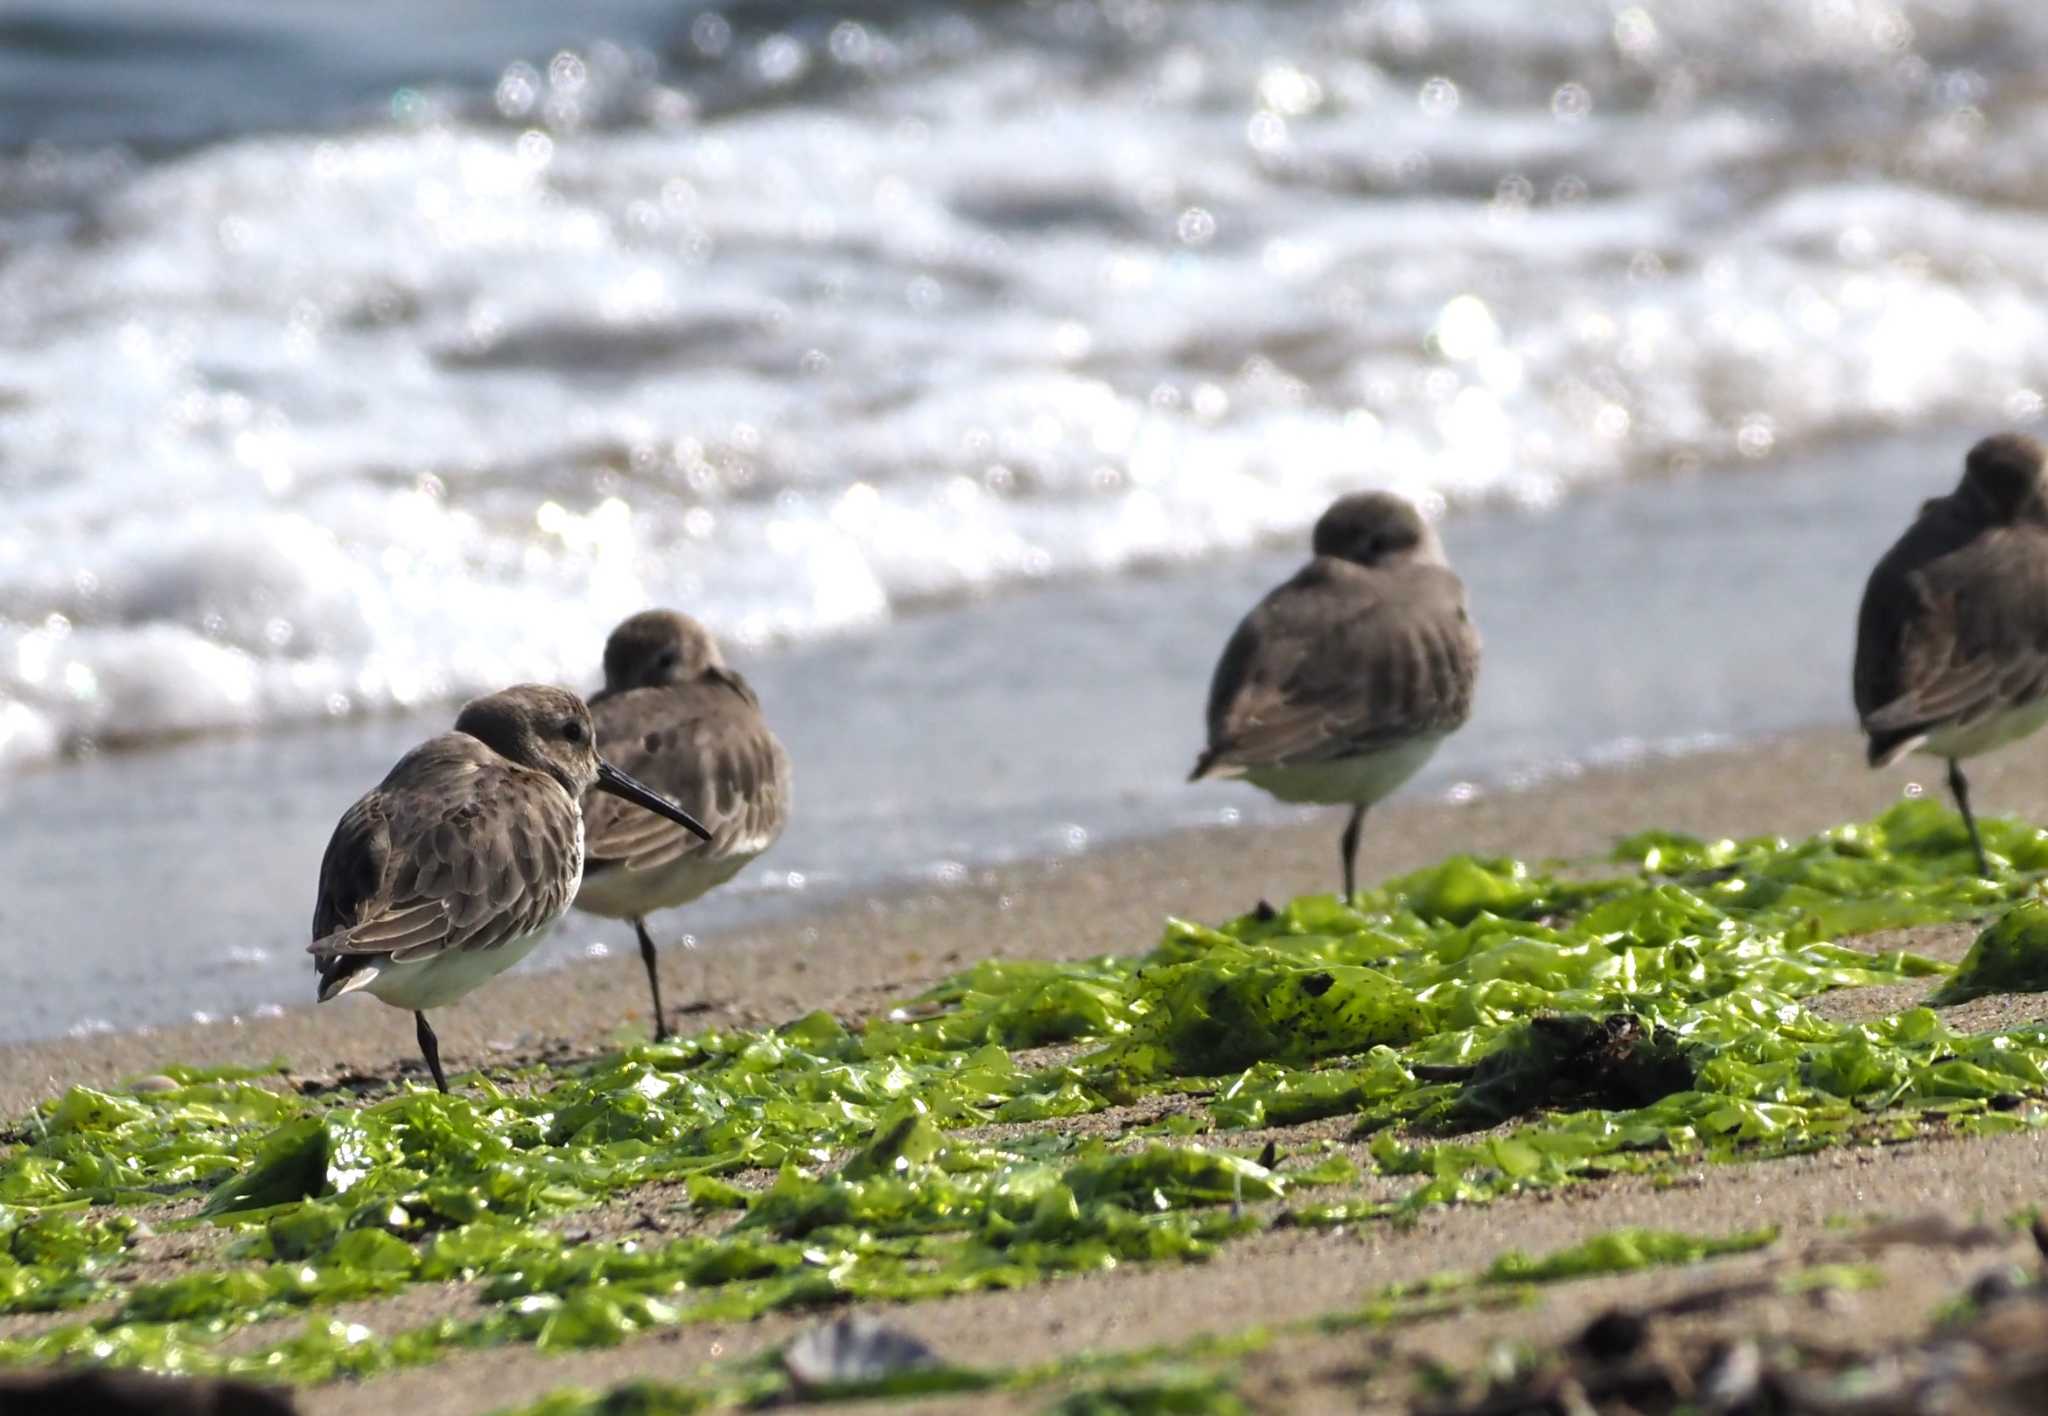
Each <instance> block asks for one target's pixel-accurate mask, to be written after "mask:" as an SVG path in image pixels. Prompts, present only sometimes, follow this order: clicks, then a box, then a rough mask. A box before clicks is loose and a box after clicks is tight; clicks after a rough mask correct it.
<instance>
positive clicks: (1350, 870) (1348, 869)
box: [1342, 806, 1365, 905]
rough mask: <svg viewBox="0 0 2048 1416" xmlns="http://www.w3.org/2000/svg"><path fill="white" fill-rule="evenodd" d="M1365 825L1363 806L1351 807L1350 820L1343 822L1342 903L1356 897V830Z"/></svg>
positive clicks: (1349, 901) (1348, 902)
mask: <svg viewBox="0 0 2048 1416" xmlns="http://www.w3.org/2000/svg"><path fill="white" fill-rule="evenodd" d="M1364 825H1365V808H1364V807H1363V806H1354V807H1352V808H1351V820H1350V821H1349V822H1347V823H1346V824H1345V827H1344V840H1343V842H1342V848H1343V851H1344V903H1345V904H1347V905H1348V904H1350V903H1351V902H1352V901H1353V900H1355V899H1357V898H1358V832H1359V828H1361V827H1362V826H1364Z"/></svg>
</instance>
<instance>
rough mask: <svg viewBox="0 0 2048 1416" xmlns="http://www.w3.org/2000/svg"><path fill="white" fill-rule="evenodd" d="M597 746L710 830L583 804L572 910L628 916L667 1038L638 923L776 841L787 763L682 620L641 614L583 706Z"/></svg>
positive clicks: (626, 627) (698, 632)
mask: <svg viewBox="0 0 2048 1416" xmlns="http://www.w3.org/2000/svg"><path fill="white" fill-rule="evenodd" d="M590 713H591V716H592V717H593V718H594V719H595V720H596V722H597V745H598V750H599V751H600V752H603V753H604V754H606V756H608V757H609V758H611V759H612V760H613V761H615V762H618V763H621V764H622V765H624V766H625V767H626V768H627V769H628V770H629V771H631V772H632V773H633V774H634V775H635V776H637V777H640V778H642V779H644V780H646V781H647V782H650V783H652V784H653V785H654V786H656V787H658V788H659V789H660V790H662V791H664V792H666V793H668V795H670V796H671V797H673V798H675V799H676V800H677V801H678V802H681V803H682V804H683V806H684V807H685V808H687V809H688V810H689V811H691V812H693V813H695V815H696V816H697V817H698V818H699V819H700V820H702V821H703V822H704V824H705V825H706V826H708V827H709V828H710V832H711V833H710V835H709V836H708V837H707V838H706V839H704V840H701V841H699V840H693V839H691V837H689V836H687V835H685V834H684V833H683V832H681V831H679V830H677V829H676V827H675V826H674V825H672V824H670V822H668V821H664V820H662V819H661V818H660V817H657V816H651V815H649V814H648V813H647V812H645V811H642V810H640V809H638V808H637V807H632V806H628V805H626V804H625V803H623V802H621V801H616V800H610V799H606V798H601V797H589V798H586V799H585V800H584V803H583V820H584V823H585V829H586V852H587V857H588V859H587V861H586V863H585V865H584V868H583V888H582V890H581V891H580V892H578V894H577V896H576V908H577V909H579V910H587V911H589V912H590V913H591V914H594V915H601V916H603V917H604V918H606V919H627V920H631V921H632V922H633V931H634V933H636V934H637V935H639V937H640V960H641V962H642V963H644V964H645V965H646V966H647V990H648V992H649V994H651V995H652V997H653V999H654V1037H655V1040H656V1041H657V1042H659V1041H660V1040H662V1039H663V1038H666V1037H667V1036H668V1018H667V1016H666V1014H664V1013H663V1011H662V1006H661V975H660V974H659V973H658V972H657V971H656V969H655V962H654V940H653V939H652V938H650V937H649V936H648V933H647V916H648V915H650V914H652V913H653V912H654V911H656V910H664V909H669V908H672V907H673V906H676V905H686V904H688V903H689V902H690V901H692V900H694V899H696V898H697V897H698V896H699V895H702V894H703V893H705V892H706V891H707V890H710V889H712V888H714V887H716V886H719V885H723V884H724V883H725V882H726V881H728V880H730V879H732V877H733V876H734V875H736V874H737V873H738V872H739V870H740V868H741V867H742V866H744V865H746V863H747V862H748V861H750V860H752V859H753V858H754V857H755V856H757V855H759V854H761V852H763V851H765V850H767V849H768V847H770V846H772V845H774V844H775V838H776V837H778V836H780V835H781V834H782V827H783V823H784V822H785V821H786V820H787V819H788V816H789V795H790V793H789V757H788V755H787V754H785V753H784V752H783V750H782V744H781V743H780V742H778V741H777V740H776V738H775V734H774V733H772V732H770V731H769V730H768V724H767V723H766V721H764V720H763V719H762V717H761V701H760V700H759V699H758V698H756V697H755V696H754V690H753V689H751V688H749V687H748V686H747V681H746V680H745V679H743V678H741V677H740V676H739V675H738V674H736V673H734V672H733V671H732V670H731V669H729V668H727V667H726V666H725V661H724V660H723V659H722V658H720V657H719V653H718V643H717V641H716V640H714V639H713V638H712V637H711V635H710V633H709V632H708V631H707V630H706V629H705V628H704V627H703V626H702V625H700V624H698V623H697V622H696V621H695V620H693V619H691V618H690V617H689V616H688V615H680V614H676V613H675V612H674V611H672V610H646V611H643V612H642V613H640V614H637V615H634V616H632V617H631V618H629V619H626V620H624V621H622V622H621V623H620V624H619V626H618V628H616V629H614V630H613V631H612V632H611V637H610V638H609V639H607V640H606V641H605V646H604V688H603V689H602V690H601V691H600V692H598V693H597V694H595V695H593V696H592V698H591V700H590Z"/></svg>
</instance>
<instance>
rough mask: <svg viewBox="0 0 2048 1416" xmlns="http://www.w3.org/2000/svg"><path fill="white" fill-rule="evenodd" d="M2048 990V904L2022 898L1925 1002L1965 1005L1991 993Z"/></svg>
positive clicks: (1979, 939)
mask: <svg viewBox="0 0 2048 1416" xmlns="http://www.w3.org/2000/svg"><path fill="white" fill-rule="evenodd" d="M2044 992H2048V902H2044V901H2041V900H2022V901H2021V902H2020V903H2019V904H2017V905H2015V906H2013V907H2012V908H2011V909H2009V910H2007V911H2006V912H2005V913H2004V914H2003V915H2001V916H2000V917H1999V918H1998V919H1996V920H1994V921H1993V922H1992V923H1991V924H1990V925H1989V926H1987V927H1986V928H1985V929H1984V931H1983V932H1982V933H1980V934H1979V935H1978V936H1977V938H1976V939H1975V940H1974V941H1973V942H1972V943H1971V945H1970V952H1969V953H1967V954H1965V955H1963V962H1962V963H1961V964H1960V965H1958V966H1957V968H1956V971H1955V973H1954V974H1952V975H1950V976H1949V978H1948V979H1947V980H1946V981H1945V982H1944V983H1943V984H1942V986H1941V987H1940V988H1939V989H1938V990H1936V992H1935V994H1934V996H1933V997H1932V998H1930V999H1929V1000H1928V1001H1929V1002H1930V1003H1933V1004H1935V1005H1937V1006H1947V1005H1949V1004H1954V1003H1967V1002H1969V1001H1970V1000H1971V999H1972V998H1982V997H1984V996H1985V995H1986V994H1990V993H2044Z"/></svg>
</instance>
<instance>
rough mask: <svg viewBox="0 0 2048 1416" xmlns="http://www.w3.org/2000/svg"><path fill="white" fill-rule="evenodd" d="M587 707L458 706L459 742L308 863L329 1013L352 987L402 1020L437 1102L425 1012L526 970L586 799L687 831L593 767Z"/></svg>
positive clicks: (550, 699)
mask: <svg viewBox="0 0 2048 1416" xmlns="http://www.w3.org/2000/svg"><path fill="white" fill-rule="evenodd" d="M595 741H596V732H595V729H594V728H593V727H592V725H591V721H590V710H589V709H588V708H586V707H585V706H584V704H583V700H582V699H580V698H578V697H577V696H576V695H575V694H573V693H570V692H568V691H566V690H564V689H559V688H546V687H543V686H541V685H538V684H522V685H520V686H519V687H517V688H508V689H505V690H504V691H503V692H500V693H493V694H491V695H489V696H488V697H485V698H479V699H476V700H475V701H474V702H472V703H470V704H468V705H467V706H465V707H464V708H463V710H462V713H461V715H460V716H459V717H457V718H456V720H455V730H454V731H453V732H450V733H443V734H442V735H441V736H439V737H435V738H429V739H428V740H427V741H425V742H423V743H421V744H420V745H419V746H418V747H416V748H414V749H413V750H412V751H411V752H408V753H407V754H406V755H405V756H404V757H402V758H400V759H399V760H398V765H397V766H395V767H393V768H392V769H391V771H390V773H389V775H387V776H386V777H385V778H384V780H383V781H382V782H381V783H379V784H378V786H377V789H376V790H375V791H373V792H371V793H369V794H368V795H367V796H365V797H363V798H362V799H361V800H360V801H358V802H357V803H356V804H355V805H354V806H352V807H350V808H349V809H348V810H347V811H346V812H344V813H342V817H341V821H340V824H338V825H337V826H336V827H335V828H334V836H333V838H332V839H330V840H329V841H328V843H327V855H326V857H325V858H324V859H323V860H322V861H321V862H320V895H319V899H318V900H317V901H316V902H315V904H314V906H313V942H312V944H311V945H309V946H308V950H309V952H310V953H311V954H312V955H313V963H314V967H315V968H316V969H318V971H319V975H320V988H319V999H320V1001H321V1002H322V1003H325V1002H326V1001H327V1000H329V999H330V998H338V997H340V996H341V995H342V994H344V993H352V992H354V991H355V990H357V989H362V990H364V991H365V992H368V993H370V994H371V995H372V996H374V997H376V998H380V999H382V1000H383V1001H384V1002H386V1003H389V1004H391V1005H392V1006H393V1007H395V1008H410V1009H411V1010H412V1012H413V1017H414V1019H415V1020H416V1022H417V1024H418V1035H419V1044H420V1055H421V1056H423V1057H425V1058H426V1061H427V1068H428V1070H430V1071H431V1072H432V1073H433V1074H434V1085H435V1086H437V1087H439V1088H440V1089H441V1090H442V1091H444V1092H445V1091H447V1090H448V1079H447V1077H446V1076H444V1075H443V1074H442V1071H441V1049H440V1044H439V1043H438V1041H436V1039H435V1037H434V1030H433V1028H431V1027H430V1026H428V1024H427V1015H426V1011H425V1010H426V1009H428V1008H438V1007H440V1006H442V1005H443V1004H446V1003H453V1002H454V1001H455V1000H456V999H458V998H460V997H462V996H463V995H464V994H466V993H468V992H469V991H470V990H471V989H473V988H475V987H477V986H478V985H479V984H481V983H483V982H484V981H486V980H487V979H491V978H494V977H496V976H497V975H498V974H501V973H503V972H504V971H505V970H506V969H509V968H510V967H512V965H514V964H516V963H518V962H519V961H520V960H521V959H523V958H525V957H526V955H527V954H529V953H531V952H532V951H533V947H534V946H535V945H536V944H538V943H539V942H540V937H541V935H542V933H543V932H544V931H545V930H546V929H547V927H548V926H549V925H551V924H553V923H554V922H555V920H556V919H558V918H560V917H561V915H562V913H563V912H564V911H566V910H567V909H568V908H569V902H570V900H571V899H573V898H574V897H575V894H576V886H577V883H578V882H579V881H580V880H581V879H582V878H583V835H584V824H583V811H582V807H581V805H580V803H581V801H582V799H583V797H584V794H585V793H587V792H589V791H590V790H592V789H593V788H595V789H596V790H598V791H601V792H609V793H611V794H612V795H614V796H617V797H619V798H621V799H623V800H626V801H630V802H634V803H635V804H636V805H638V806H641V807H644V808H646V809H647V810H648V811H652V812H659V813H660V814H661V815H662V816H664V817H666V818H668V819H669V820H670V821H673V822H675V823H677V825H678V826H680V827H681V828H683V829H684V830H688V831H694V832H696V833H697V834H698V835H700V836H704V837H706V838H708V837H709V836H710V834H711V833H710V832H709V831H707V830H705V829H704V827H703V826H702V825H701V824H699V823H698V822H697V820H696V819H695V818H694V817H692V816H691V815H690V814H689V813H688V812H686V811H684V810H682V809H681V808H680V807H678V806H676V805H675V804H674V803H673V802H669V801H665V800H663V799H662V798H661V797H660V796H659V795H657V794H656V793H654V792H653V791H650V790H649V789H648V788H647V787H644V786H642V785H641V784H640V783H639V782H636V781H634V780H633V779H632V778H631V777H629V776H628V775H626V774H625V773H624V772H621V771H620V770H619V769H618V768H616V767H614V766H612V765H611V764H610V763H609V762H606V761H604V760H603V759H602V758H600V757H599V756H598V753H597V748H596V746H595Z"/></svg>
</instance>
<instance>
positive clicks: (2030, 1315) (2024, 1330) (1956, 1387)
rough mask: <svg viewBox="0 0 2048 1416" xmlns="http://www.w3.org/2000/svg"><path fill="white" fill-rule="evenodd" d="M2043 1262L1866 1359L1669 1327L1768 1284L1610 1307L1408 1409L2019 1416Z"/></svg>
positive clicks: (1835, 1336)
mask: <svg viewBox="0 0 2048 1416" xmlns="http://www.w3.org/2000/svg"><path fill="white" fill-rule="evenodd" d="M2034 1243H2035V1245H2036V1247H2037V1248H2038V1249H2039V1250H2040V1251H2041V1253H2042V1255H2043V1258H2044V1266H2043V1267H2042V1268H2041V1269H2037V1271H2036V1272H2035V1273H2034V1274H2032V1275H2027V1274H2025V1273H2024V1272H2019V1271H2015V1270H2013V1269H2009V1268H1998V1269H1993V1270H1990V1271H1988V1272H1986V1273H1985V1274H1983V1275H1982V1276H1980V1277H1979V1278H1978V1279H1977V1280H1976V1281H1975V1282H1974V1283H1972V1284H1971V1285H1970V1287H1969V1289H1968V1291H1967V1293H1966V1295H1965V1296H1964V1300H1963V1301H1962V1302H1961V1303H1960V1304H1959V1305H1957V1308H1956V1310H1955V1315H1954V1316H1951V1317H1950V1318H1948V1319H1946V1320H1943V1321H1937V1322H1936V1323H1934V1324H1933V1325H1932V1326H1931V1327H1930V1328H1929V1329H1928V1331H1927V1332H1925V1333H1924V1334H1923V1335H1922V1336H1921V1337H1920V1338H1919V1339H1918V1340H1916V1341H1913V1342H1909V1343H1906V1344H1903V1345H1901V1346H1898V1347H1894V1348H1890V1349H1886V1350H1881V1351H1869V1350H1863V1349H1858V1348H1856V1347H1855V1346H1854V1345H1853V1342H1851V1341H1849V1340H1846V1339H1848V1338H1849V1337H1850V1336H1851V1335H1849V1334H1843V1333H1839V1332H1837V1333H1826V1332H1816V1333H1814V1334H1811V1335H1796V1336H1795V1335H1787V1336H1783V1337H1769V1338H1758V1337H1751V1336H1742V1337H1736V1338H1732V1339H1730V1338H1725V1337H1723V1338H1713V1339H1708V1338H1702V1337H1696V1336H1695V1337H1691V1338H1688V1337H1685V1336H1682V1335H1680V1334H1678V1333H1676V1332H1674V1331H1672V1330H1671V1325H1672V1323H1673V1321H1674V1320H1675V1319H1677V1318H1680V1317H1682V1316H1684V1315H1686V1314H1689V1313H1697V1312H1701V1311H1704V1310H1706V1309H1708V1308H1710V1307H1713V1306H1717V1305H1727V1304H1733V1303H1737V1302H1740V1301H1742V1300H1744V1299H1745V1298H1748V1297H1752V1296H1755V1295H1756V1294H1757V1293H1758V1292H1759V1291H1761V1290H1762V1289H1766V1288H1768V1287H1769V1286H1770V1285H1769V1284H1768V1282H1765V1283H1763V1284H1759V1283H1757V1282H1755V1281H1745V1282H1741V1283H1736V1284H1729V1285H1723V1286H1721V1287H1718V1288H1714V1289H1709V1290H1706V1291H1704V1292H1696V1293H1691V1294H1687V1295H1685V1296H1684V1297H1682V1298H1680V1299H1677V1300H1673V1301H1670V1302H1666V1303H1660V1304H1654V1305H1649V1306H1645V1307H1639V1308H1610V1309H1609V1310H1607V1311H1606V1312H1604V1313H1602V1314H1600V1315H1599V1316H1598V1317H1596V1318H1594V1319H1593V1321H1592V1322H1590V1323H1588V1324H1587V1325H1586V1327H1585V1328H1584V1329H1583V1330H1582V1331H1581V1332H1580V1333H1579V1335H1578V1338H1577V1339H1576V1340H1575V1341H1574V1342H1573V1343H1572V1344H1571V1345H1570V1346H1569V1347H1567V1348H1566V1349H1564V1350H1563V1351H1561V1352H1559V1353H1557V1354H1556V1355H1554V1356H1552V1357H1549V1358H1548V1359H1545V1360H1542V1361H1540V1362H1539V1364H1538V1365H1536V1366H1535V1367H1534V1368H1533V1369H1530V1370H1526V1371H1524V1372H1521V1373H1519V1374H1517V1375H1516V1376H1515V1377H1513V1378H1511V1379H1508V1380H1504V1381H1495V1382H1493V1383H1491V1384H1489V1385H1488V1386H1486V1388H1485V1389H1483V1390H1481V1391H1478V1392H1462V1393H1459V1394H1458V1395H1457V1396H1455V1397H1451V1398H1443V1397H1436V1398H1431V1399H1427V1400H1420V1401H1417V1402H1416V1403H1415V1404H1414V1405H1413V1406H1412V1408H1411V1410H1412V1411H1413V1413H1414V1416H1588V1414H1589V1413H1598V1414H1599V1416H1678V1413H1688V1412H1702V1413H1724V1414H1725V1416H1960V1413H1966V1412H1967V1413H1972V1416H2020V1414H2021V1413H2036V1412H2040V1411H2043V1410H2048V1226H2044V1224H2043V1223H2042V1221H2040V1220H2036V1221H2035V1224H2034Z"/></svg>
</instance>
